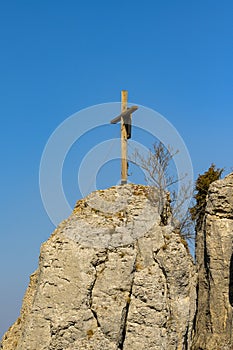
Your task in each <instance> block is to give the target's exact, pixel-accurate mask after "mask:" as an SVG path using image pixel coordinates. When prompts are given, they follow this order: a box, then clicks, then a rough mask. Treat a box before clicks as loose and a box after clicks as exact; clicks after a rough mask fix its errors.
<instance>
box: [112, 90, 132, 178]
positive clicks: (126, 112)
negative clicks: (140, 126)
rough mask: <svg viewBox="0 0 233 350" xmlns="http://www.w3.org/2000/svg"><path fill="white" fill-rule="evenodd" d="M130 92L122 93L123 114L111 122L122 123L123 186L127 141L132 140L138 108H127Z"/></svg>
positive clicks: (126, 170) (126, 172) (125, 173)
mask: <svg viewBox="0 0 233 350" xmlns="http://www.w3.org/2000/svg"><path fill="white" fill-rule="evenodd" d="M127 103H128V91H126V90H122V91H121V114H120V115H119V116H117V117H116V118H114V119H112V120H111V121H110V123H111V124H116V123H118V122H121V184H122V185H124V184H127V177H128V159H127V140H128V139H130V138H131V126H132V113H133V112H135V111H136V110H137V109H138V106H132V107H130V108H128V107H127Z"/></svg>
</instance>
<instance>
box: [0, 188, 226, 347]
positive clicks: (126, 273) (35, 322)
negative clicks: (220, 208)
mask: <svg viewBox="0 0 233 350" xmlns="http://www.w3.org/2000/svg"><path fill="white" fill-rule="evenodd" d="M211 210H212V211H213V210H214V209H211V207H210V206H209V212H211ZM209 215H210V217H211V215H212V214H209ZM213 215H215V216H216V215H217V213H214V214H213ZM224 220H227V221H226V222H227V223H228V224H229V230H230V228H233V227H232V226H231V223H232V222H231V218H229V219H224ZM221 223H222V221H221V218H220V219H219V223H217V224H215V225H217V226H214V227H215V229H216V230H218V229H219V227H221ZM224 223H225V221H224ZM218 244H219V245H220V246H221V241H220V238H219V241H218ZM230 244H231V242H229V245H230ZM221 249H222V253H223V252H225V251H227V252H229V254H230V249H231V246H230V247H228V246H227V243H226V245H224V247H223V246H221ZM223 249H224V250H223ZM223 254H224V253H223ZM221 256H222V255H221ZM215 263H216V264H217V262H215ZM227 263H228V266H227V267H228V270H227V271H226V274H227V273H228V272H229V261H228V260H227ZM224 264H225V257H224V258H223V260H221V264H220V265H219V266H216V271H217V270H218V269H220V268H222V266H225V265H224ZM218 271H219V270H218ZM221 271H222V270H221ZM222 273H225V272H222ZM213 278H215V276H213ZM226 280H227V277H226ZM227 283H228V282H226V284H227ZM219 288H220V289H221V286H219ZM228 294H229V293H228V291H226V296H225V298H226V299H225V300H223V299H219V300H220V301H221V303H222V304H221V306H219V307H224V306H225V305H227V303H228V304H229V300H228ZM224 295H225V294H224ZM195 306H196V273H195V266H194V264H193V261H192V258H191V256H190V254H189V252H188V250H187V248H186V246H185V244H184V241H183V240H182V238H181V236H180V234H179V232H177V230H175V229H173V228H172V226H171V225H169V224H168V225H167V226H161V224H160V216H159V215H158V212H157V210H156V208H155V207H154V206H153V205H152V204H151V203H150V201H149V200H148V198H147V189H146V188H145V187H143V186H138V185H125V186H117V187H113V188H110V189H107V190H105V191H98V192H95V193H92V194H91V195H89V196H88V197H87V198H85V199H83V200H80V201H79V202H78V203H77V205H76V207H75V209H74V211H73V213H72V215H71V216H70V217H69V218H68V219H67V220H66V221H64V222H63V223H62V224H61V225H60V226H58V228H57V229H56V230H55V232H54V233H53V234H52V236H51V237H50V238H49V239H48V241H47V242H45V243H44V244H43V245H42V247H41V253H40V260H39V267H38V270H37V271H36V272H35V273H34V274H33V275H32V276H31V281H30V285H29V287H28V290H27V292H26V294H25V297H24V301H23V306H22V310H21V315H20V317H19V319H18V320H17V321H16V322H15V324H14V325H13V326H12V327H11V328H10V329H9V330H8V332H7V333H6V334H5V336H4V337H3V340H2V343H1V349H2V350H45V349H46V350H82V349H83V350H84V349H85V350H86V349H87V350H88V349H95V350H98V349H101V350H111V349H112V350H122V349H124V350H138V349H148V350H149V349H153V350H155V349H157V350H161V349H165V350H174V349H177V350H178V349H179V350H185V349H186V350H188V349H190V345H191V334H192V329H193V319H194V315H195ZM221 310H222V309H221ZM223 315H224V316H223V318H224V320H225V322H226V324H227V325H229V322H230V319H231V316H230V304H229V305H228V308H227V309H225V310H224V313H223ZM222 321H223V320H222ZM216 327H217V325H216ZM219 327H223V326H219ZM221 329H222V328H221ZM224 329H225V328H224ZM212 349H213V348H212Z"/></svg>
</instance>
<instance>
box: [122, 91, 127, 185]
mask: <svg viewBox="0 0 233 350" xmlns="http://www.w3.org/2000/svg"><path fill="white" fill-rule="evenodd" d="M127 103H128V91H126V90H122V91H121V113H124V112H126V111H127ZM127 177H128V165H127V130H126V124H125V120H124V117H123V116H122V117H121V184H122V185H124V184H126V183H127Z"/></svg>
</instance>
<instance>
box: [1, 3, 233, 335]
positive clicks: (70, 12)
mask: <svg viewBox="0 0 233 350" xmlns="http://www.w3.org/2000/svg"><path fill="white" fill-rule="evenodd" d="M232 16H233V2H232V1H231V0H222V1H216V0H202V1H201V0H196V1H187V0H186V1H184V0H176V1H172V0H156V1H154V0H153V1H152V0H148V1H144V2H142V1H121V0H119V1H105V0H104V1H103V0H102V1H101V0H100V1H94V0H93V1H85V2H84V1H75V0H70V1H60V0H58V1H54V0H51V1H45V0H40V1H29V0H27V1H26V0H21V1H16V0H9V1H1V2H0V48H1V55H0V97H1V100H0V118H1V138H0V144H1V147H0V152H1V248H0V249H1V254H0V259H1V264H0V266H1V287H0V310H1V316H0V333H1V334H2V333H3V332H4V331H6V329H7V328H8V326H10V325H11V324H12V322H13V321H14V320H15V319H16V317H17V316H18V313H19V310H20V307H21V301H22V297H23V294H24V291H25V289H26V286H27V285H28V281H29V275H30V274H31V273H32V272H33V271H34V270H35V269H36V267H37V262H38V255H39V249H40V245H41V243H42V242H43V241H45V240H46V239H47V238H48V237H49V235H50V233H51V232H52V231H53V229H54V226H53V225H52V223H51V222H50V220H49V218H48V216H47V214H46V212H45V210H44V208H43V205H42V201H41V198H40V191H39V180H38V177H39V175H38V174H39V165H40V158H41V155H42V152H43V148H44V146H45V144H46V142H47V140H48V138H49V136H50V134H51V133H52V132H53V130H54V129H55V128H56V127H57V126H58V125H59V124H60V123H61V122H62V121H63V120H65V119H66V118H67V117H69V116H70V115H72V114H73V113H75V112H77V111H79V110H81V109H83V108H85V107H89V106H92V105H95V104H100V103H105V102H118V101H119V100H120V91H121V89H127V90H129V99H130V101H132V102H134V103H138V104H141V105H144V106H147V107H150V108H152V109H155V110H156V111H158V112H159V113H161V114H162V115H163V116H165V117H166V118H167V119H168V120H169V121H170V122H171V123H172V124H173V125H174V126H175V127H176V128H177V130H178V131H179V133H180V134H181V136H182V137H183V139H184V141H185V143H186V146H187V147H188V150H189V152H190V155H191V158H192V162H193V168H194V174H195V176H197V175H198V173H202V172H203V171H205V170H206V169H207V168H208V167H209V165H210V164H211V163H212V162H214V163H215V164H216V165H217V166H218V167H225V168H226V172H229V171H230V168H231V167H233V160H232V149H233V138H232V131H233V130H232V129H233V113H232V112H233V101H232V90H233V89H232V87H233V84H232V83H233V76H232V74H233V69H232V68H233V67H232V65H233V28H232V27H233V24H232V23H233V22H232ZM106 122H108V121H106ZM96 138H97V139H98V136H96ZM90 139H92V141H93V137H90ZM94 139H95V138H94ZM97 139H96V140H97ZM97 142H100V140H99V139H98V140H97ZM74 150H75V148H74ZM73 153H74V152H73ZM74 167H75V171H77V164H75V166H74ZM67 169H68V170H67V171H66V174H65V178H66V182H67V183H69V176H70V179H71V180H72V181H70V186H68V187H67V192H68V193H70V195H71V197H72V198H71V202H72V201H73V200H74V198H75V197H76V196H77V197H78V196H79V193H78V191H76V190H73V187H72V186H74V188H75V184H74V179H75V175H74V174H73V173H72V164H70V165H69V166H67ZM106 171H108V172H109V173H108V174H110V175H109V176H111V169H110V168H109V167H106ZM87 176H88V175H87ZM108 185H109V183H106V186H108ZM102 186H104V184H102ZM77 199H78V198H77ZM71 204H72V203H71Z"/></svg>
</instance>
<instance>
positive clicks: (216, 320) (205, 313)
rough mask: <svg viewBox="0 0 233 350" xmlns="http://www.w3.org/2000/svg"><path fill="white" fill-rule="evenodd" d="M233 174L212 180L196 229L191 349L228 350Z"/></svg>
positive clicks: (232, 292)
mask: <svg viewBox="0 0 233 350" xmlns="http://www.w3.org/2000/svg"><path fill="white" fill-rule="evenodd" d="M232 245H233V174H230V175H229V176H227V177H226V178H225V179H223V180H218V181H216V182H214V183H212V184H211V186H210V188H209V194H208V198H207V207H206V213H205V217H204V221H203V224H202V228H201V229H200V231H199V232H197V242H196V260H197V261H196V263H197V268H198V285H197V287H198V288H197V290H198V299H197V315H196V322H195V336H194V340H193V346H192V349H193V350H201V349H205V350H213V349H216V350H220V349H221V350H230V349H233V339H232V322H233V318H232V306H233V255H232V252H233V250H232Z"/></svg>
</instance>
